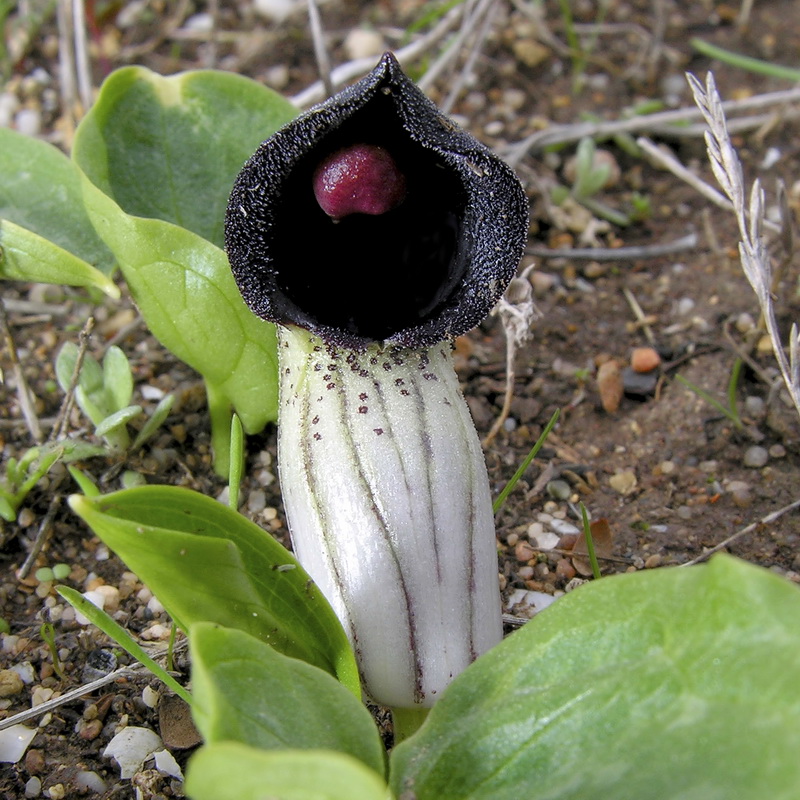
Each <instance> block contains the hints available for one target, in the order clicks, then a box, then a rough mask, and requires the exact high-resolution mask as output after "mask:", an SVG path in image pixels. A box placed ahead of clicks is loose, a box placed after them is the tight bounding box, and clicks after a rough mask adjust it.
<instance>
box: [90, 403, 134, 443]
mask: <svg viewBox="0 0 800 800" xmlns="http://www.w3.org/2000/svg"><path fill="white" fill-rule="evenodd" d="M141 413H142V407H141V406H125V408H121V409H120V410H119V411H115V412H114V413H113V414H109V415H108V416H107V417H106V418H105V419H104V420H102V421H101V422H99V423H98V425H97V427H96V428H95V431H94V432H95V433H96V434H97V435H98V436H108V434H109V433H118V432H119V431H121V430H123V429H124V428H125V426H126V425H127V424H128V423H129V422H130V421H131V420H132V419H136V417H138V416H140V415H141Z"/></svg>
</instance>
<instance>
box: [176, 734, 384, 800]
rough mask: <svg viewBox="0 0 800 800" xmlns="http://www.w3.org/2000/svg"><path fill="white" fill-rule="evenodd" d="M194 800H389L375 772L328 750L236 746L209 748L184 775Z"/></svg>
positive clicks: (222, 745) (227, 745)
mask: <svg viewBox="0 0 800 800" xmlns="http://www.w3.org/2000/svg"><path fill="white" fill-rule="evenodd" d="M186 792H187V794H188V796H189V797H191V798H192V800H391V798H392V797H393V795H392V793H391V792H390V791H389V789H388V788H387V787H386V784H385V783H384V782H383V780H382V779H381V778H380V776H378V775H377V774H376V773H374V772H373V771H372V770H370V769H368V768H367V767H365V766H364V765H363V764H362V763H361V762H360V761H357V760H356V759H354V758H351V757H350V756H346V755H344V754H343V753H332V752H330V751H327V750H300V751H298V750H279V751H265V750H257V749H256V748H254V747H248V746H246V745H243V744H239V743H238V742H220V743H219V744H214V745H208V746H205V747H202V748H200V750H199V751H198V752H197V753H196V754H195V755H194V756H193V757H192V759H191V761H190V762H189V769H188V771H187V775H186Z"/></svg>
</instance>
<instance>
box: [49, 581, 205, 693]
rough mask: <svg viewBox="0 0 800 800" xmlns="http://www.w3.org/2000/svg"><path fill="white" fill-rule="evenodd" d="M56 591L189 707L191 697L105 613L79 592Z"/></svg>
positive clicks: (63, 589) (67, 589)
mask: <svg viewBox="0 0 800 800" xmlns="http://www.w3.org/2000/svg"><path fill="white" fill-rule="evenodd" d="M56 591H57V592H58V593H59V594H60V595H61V596H62V597H63V598H64V599H65V600H66V601H67V602H68V603H69V604H70V605H71V606H72V607H73V608H74V609H75V610H76V611H78V612H79V613H81V614H83V616H84V617H86V619H88V620H89V622H91V623H92V625H95V626H96V627H98V628H100V630H101V631H103V633H104V634H105V635H106V636H108V637H109V638H110V639H111V640H112V641H113V642H115V643H116V644H118V645H119V646H120V647H121V648H122V649H123V650H124V651H125V652H126V653H128V654H129V655H131V656H133V658H135V659H136V660H137V661H138V662H139V663H140V664H142V665H143V666H145V667H147V669H149V670H150V672H152V673H153V675H155V676H156V677H157V678H158V679H159V680H161V681H162V682H163V683H164V684H165V685H166V686H167V687H169V688H170V689H171V690H172V691H173V692H175V694H177V695H178V696H179V697H182V698H183V699H184V700H185V701H186V702H187V703H189V704H190V705H191V703H192V696H191V695H190V694H189V692H187V691H186V689H184V688H183V686H181V685H180V684H179V683H178V682H177V681H176V680H175V678H173V677H172V675H170V674H169V673H168V672H167V671H166V670H165V669H164V668H163V667H162V666H161V665H160V664H158V663H157V662H156V661H153V659H152V658H150V656H149V655H147V653H146V651H145V650H143V649H142V647H141V646H140V645H139V643H138V642H136V641H134V639H132V638H131V636H130V635H129V634H128V632H127V631H126V630H125V629H124V628H122V627H121V626H120V625H119V624H118V623H117V622H115V621H114V620H113V619H112V618H111V617H110V616H109V615H108V614H106V612H105V611H103V610H102V609H100V608H97V606H95V605H94V604H93V603H92V602H91V601H89V600H87V599H86V598H85V597H84V596H83V595H82V594H80V592H76V591H75V590H74V589H71V588H70V587H69V586H58V587H57V588H56Z"/></svg>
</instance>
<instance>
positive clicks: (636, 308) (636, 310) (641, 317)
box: [622, 286, 656, 345]
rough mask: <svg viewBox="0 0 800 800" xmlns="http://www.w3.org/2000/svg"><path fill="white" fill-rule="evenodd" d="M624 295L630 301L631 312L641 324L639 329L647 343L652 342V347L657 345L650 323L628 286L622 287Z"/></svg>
mask: <svg viewBox="0 0 800 800" xmlns="http://www.w3.org/2000/svg"><path fill="white" fill-rule="evenodd" d="M622 293H623V294H624V295H625V299H626V300H627V301H628V305H629V306H630V307H631V311H633V315H634V316H635V317H636V321H637V322H638V323H639V326H638V327H640V328H641V329H642V330H643V331H644V335H645V336H646V337H647V341H648V342H650V344H651V345H655V343H656V337H655V336H654V335H653V329H652V328H651V327H650V322H649V321H648V319H647V316H646V315H645V313H644V311H642V307H641V306H640V305H639V301H638V300H637V299H636V297H635V296H634V294H633V292H632V291H631V290H630V289H629V288H628V287H627V286H623V287H622Z"/></svg>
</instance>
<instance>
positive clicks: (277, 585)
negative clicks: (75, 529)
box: [70, 486, 361, 697]
mask: <svg viewBox="0 0 800 800" xmlns="http://www.w3.org/2000/svg"><path fill="white" fill-rule="evenodd" d="M70 505H71V506H72V509H73V510H74V511H75V512H76V513H77V514H78V515H79V516H81V517H82V518H83V519H84V520H85V521H86V522H87V523H88V524H89V525H90V526H91V528H92V530H93V531H94V532H95V533H96V534H97V535H98V536H99V537H100V538H101V539H102V540H103V541H104V542H105V543H106V544H107V545H108V546H109V547H110V548H111V549H112V550H114V552H116V553H117V555H119V556H120V558H122V560H123V561H124V562H125V563H126V564H127V565H128V567H129V568H130V569H131V570H132V571H133V572H135V573H136V574H137V575H138V576H139V577H140V578H141V579H142V581H144V582H145V583H146V584H147V585H148V586H149V587H150V589H151V590H152V591H153V592H154V593H155V594H156V595H157V596H158V598H159V600H160V601H161V602H162V603H163V604H164V606H165V608H167V610H168V611H169V613H170V615H171V616H172V618H173V619H174V620H175V621H176V622H177V623H178V625H179V626H180V627H181V628H182V629H183V630H185V631H188V629H189V627H190V626H191V625H193V624H195V623H197V622H215V623H217V624H219V625H224V626H225V627H229V628H237V629H239V630H243V631H245V632H247V633H250V634H252V635H253V636H255V637H256V638H258V639H260V640H262V641H265V642H267V643H269V644H271V645H272V646H273V647H275V648H276V649H277V650H279V651H280V652H282V653H284V654H286V655H289V656H292V657H294V658H300V659H302V660H303V661H306V662H308V663H309V664H314V665H315V666H317V667H320V668H321V669H323V670H325V671H327V672H330V673H331V674H333V675H336V676H337V677H338V678H339V680H340V681H341V682H342V683H343V684H344V685H345V686H347V688H348V689H350V691H352V692H353V693H354V694H356V696H358V697H360V696H361V695H360V692H361V690H360V686H359V678H358V670H357V668H356V665H355V656H354V655H353V651H352V649H351V647H350V644H349V642H348V641H347V637H346V635H345V633H344V630H343V629H342V626H341V625H340V623H339V620H338V619H337V618H336V615H335V614H334V613H333V610H332V609H331V607H330V605H328V602H327V601H326V600H325V598H324V597H323V596H322V593H321V592H320V591H319V590H318V589H317V587H316V586H315V585H314V584H313V583H312V581H311V579H310V578H309V577H308V574H307V573H306V572H305V571H304V570H303V568H302V567H301V566H300V565H299V564H298V563H297V561H295V559H294V557H293V556H292V554H291V553H289V551H288V550H286V549H285V548H284V547H282V546H281V545H280V544H278V542H276V541H275V540H274V539H273V538H272V537H271V536H270V535H269V534H268V533H266V531H263V530H262V529H261V528H259V527H258V526H257V525H255V524H253V523H252V522H250V521H249V520H247V519H245V518H244V517H243V516H241V515H240V514H237V513H236V512H235V511H232V510H231V509H229V508H228V507H227V506H224V505H222V503H218V502H217V501H216V500H212V499H210V498H208V497H204V496H203V495H200V494H197V493H196V492H191V491H189V490H188V489H181V488H178V487H173V486H148V487H141V488H135V489H129V490H125V491H121V492H115V493H113V494H109V495H104V496H102V497H98V498H91V499H90V498H87V497H81V496H78V495H73V496H72V497H71V498H70Z"/></svg>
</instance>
